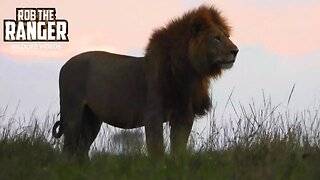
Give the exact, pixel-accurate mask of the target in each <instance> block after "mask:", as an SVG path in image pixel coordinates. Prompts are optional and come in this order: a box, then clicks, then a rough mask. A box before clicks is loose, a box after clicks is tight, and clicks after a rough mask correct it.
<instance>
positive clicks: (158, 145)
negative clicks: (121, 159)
mask: <svg viewBox="0 0 320 180" xmlns="http://www.w3.org/2000/svg"><path fill="white" fill-rule="evenodd" d="M145 131H146V142H147V149H148V154H149V155H151V156H155V157H158V156H163V155H164V144H163V126H162V121H160V120H157V119H154V120H151V121H150V122H149V123H147V124H146V126H145Z"/></svg>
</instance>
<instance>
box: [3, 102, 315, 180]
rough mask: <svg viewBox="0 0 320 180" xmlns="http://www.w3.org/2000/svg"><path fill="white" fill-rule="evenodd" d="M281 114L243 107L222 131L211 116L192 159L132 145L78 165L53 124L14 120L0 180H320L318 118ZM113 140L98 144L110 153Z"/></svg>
mask: <svg viewBox="0 0 320 180" xmlns="http://www.w3.org/2000/svg"><path fill="white" fill-rule="evenodd" d="M232 106H233V105H232ZM276 109H277V106H272V105H271V104H270V103H263V104H262V105H261V106H260V107H256V106H254V105H249V108H247V109H246V108H244V107H243V106H242V105H240V111H238V112H237V111H236V109H235V108H234V110H235V114H236V118H235V119H230V120H228V121H230V122H228V126H224V127H221V126H218V125H216V124H215V122H216V117H215V115H214V111H213V112H211V116H210V122H211V126H210V131H209V134H208V136H207V137H201V135H199V134H196V133H193V134H192V135H191V138H190V142H189V152H188V154H184V155H181V156H179V157H175V158H173V157H171V156H169V155H166V156H165V157H164V158H163V159H151V158H149V157H147V156H146V154H145V153H144V152H145V149H144V146H143V145H138V146H130V142H134V143H133V144H134V145H137V144H139V143H137V142H140V141H133V140H132V139H129V145H128V142H126V141H123V140H119V141H121V143H124V147H127V146H129V147H131V149H130V148H129V150H128V151H126V148H124V147H122V148H121V151H119V152H116V153H110V152H108V151H103V150H97V149H99V148H93V151H94V152H95V153H93V155H92V157H91V159H90V160H89V161H81V162H80V161H78V160H76V159H72V158H69V157H65V156H64V155H63V154H62V153H61V152H60V149H61V140H58V141H57V140H54V139H52V138H51V135H50V128H51V127H52V122H53V121H55V118H56V116H50V117H49V116H48V117H47V118H46V119H45V121H44V123H42V124H40V123H38V121H37V119H36V118H33V119H31V120H30V124H28V125H26V126H17V125H13V124H15V123H14V121H16V120H14V119H13V120H11V121H13V123H8V125H7V126H1V129H0V179H1V180H6V179H44V178H45V179H117V180H118V179H320V128H319V126H320V125H319V124H320V123H319V121H320V118H319V114H318V111H316V112H310V111H307V112H303V113H296V114H293V115H292V114H290V113H288V112H287V111H286V112H284V113H279V112H276ZM1 117H2V119H1ZM3 118H4V116H1V114H0V120H2V121H4V119H3ZM16 124H19V123H16ZM14 127H16V128H14ZM105 131H107V130H105ZM120 134H121V135H123V134H124V136H123V137H128V136H129V137H130V134H129V135H128V133H126V132H121V133H120ZM136 134H138V135H140V134H141V133H136ZM109 137H110V136H109ZM115 137H119V135H117V136H115ZM120 137H122V136H120ZM115 139H117V138H113V139H112V140H113V141H111V142H110V141H103V140H101V141H98V142H99V143H102V146H110V148H111V149H112V148H113V147H114V146H115V144H116V143H117V142H114V141H115ZM118 139H119V138H118ZM120 139H121V138H120ZM131 144H132V143H131ZM100 145H101V144H100ZM132 147H134V148H133V149H132ZM110 148H109V149H110ZM106 149H108V148H106Z"/></svg>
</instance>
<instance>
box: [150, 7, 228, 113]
mask: <svg viewBox="0 0 320 180" xmlns="http://www.w3.org/2000/svg"><path fill="white" fill-rule="evenodd" d="M198 19H200V20H201V21H198ZM193 21H194V22H195V23H193ZM213 22H215V24H214V23H213ZM213 25H217V26H219V27H222V28H223V29H224V30H225V31H226V32H229V31H230V29H229V27H228V25H227V24H226V22H225V20H224V19H223V17H221V16H220V13H219V12H218V11H217V10H216V9H215V8H214V7H209V8H208V7H207V6H202V7H200V8H198V9H196V10H193V11H190V12H189V13H187V14H185V15H184V16H183V17H182V18H179V19H176V20H173V21H172V22H171V23H169V24H168V25H167V26H166V27H163V28H161V29H158V30H156V31H155V32H154V33H153V35H152V36H151V38H150V41H149V44H148V46H147V49H146V61H147V63H146V72H147V76H154V78H156V79H157V83H159V88H160V91H161V92H162V96H163V97H162V98H163V99H164V102H163V103H164V104H163V106H164V107H165V108H168V109H167V110H173V111H177V112H176V113H179V112H181V113H183V111H184V109H185V108H187V106H188V104H190V103H191V104H192V107H193V112H194V114H195V115H196V116H202V115H205V114H206V112H207V111H209V110H210V108H211V106H212V105H211V99H210V96H209V92H208V89H209V86H210V78H211V77H213V78H215V77H218V76H219V75H220V74H221V69H220V68H217V69H215V70H214V72H213V74H212V75H211V76H204V75H200V74H197V73H196V72H195V70H194V69H193V68H192V66H191V64H190V59H189V57H188V53H187V52H188V44H189V41H190V39H191V38H193V37H194V36H196V35H197V32H198V31H199V30H201V28H205V27H206V26H213ZM181 37H183V38H181Z"/></svg>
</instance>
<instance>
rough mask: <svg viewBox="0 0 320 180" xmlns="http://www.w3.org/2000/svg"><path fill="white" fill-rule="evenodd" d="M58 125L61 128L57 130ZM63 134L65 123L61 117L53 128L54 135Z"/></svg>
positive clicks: (59, 135) (56, 136) (58, 136)
mask: <svg viewBox="0 0 320 180" xmlns="http://www.w3.org/2000/svg"><path fill="white" fill-rule="evenodd" d="M58 115H59V114H58ZM60 118H61V117H60ZM58 127H59V130H58V132H57V128H58ZM62 134H63V125H62V120H61V119H60V121H57V122H56V123H54V125H53V128H52V135H53V137H55V138H60V137H61V136H62Z"/></svg>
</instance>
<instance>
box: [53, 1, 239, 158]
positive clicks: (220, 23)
mask: <svg viewBox="0 0 320 180" xmlns="http://www.w3.org/2000/svg"><path fill="white" fill-rule="evenodd" d="M229 36H230V27H229V26H228V25H227V23H226V21H225V19H224V18H223V17H222V16H221V15H220V12H219V11H218V10H216V9H215V8H214V7H212V6H211V7H209V6H201V7H199V8H197V9H194V10H192V11H189V12H187V13H186V14H184V15H183V16H182V17H180V18H177V19H174V20H173V21H171V22H170V23H169V24H168V25H167V26H165V27H162V28H160V29H158V30H156V31H155V32H154V33H153V34H152V36H151V38H150V41H149V44H148V46H147V49H146V54H145V56H144V57H131V56H125V55H118V54H112V53H109V52H102V51H92V52H85V53H82V54H79V55H76V56H74V57H72V58H71V59H70V60H69V61H68V62H67V63H66V64H65V65H64V66H63V67H62V69H61V71H60V79H59V88H60V113H61V120H60V121H58V122H56V124H55V125H54V128H53V135H54V137H56V138H59V137H61V135H62V134H64V146H63V151H64V152H66V153H68V154H72V155H73V154H74V155H76V156H87V154H88V151H89V148H90V145H91V144H92V142H93V141H94V139H95V138H96V136H97V134H98V132H99V130H100V126H101V124H102V122H105V123H108V124H110V125H112V126H115V127H119V128H124V129H131V128H137V127H143V126H144V127H145V132H146V142H147V149H148V153H149V154H150V155H163V153H164V145H163V126H162V124H163V122H168V121H169V123H170V127H171V130H170V143H171V148H170V150H171V152H172V153H173V154H177V153H180V152H184V151H185V150H186V144H187V141H188V137H189V134H190V131H191V128H192V125H193V122H194V119H195V117H197V116H202V115H205V114H206V113H207V112H208V110H209V109H210V108H211V99H210V97H209V93H208V89H209V86H210V80H211V79H212V78H217V77H219V76H220V75H221V73H222V70H224V69H229V68H231V67H232V65H233V63H234V62H235V58H236V55H237V53H238V48H237V47H236V46H235V45H234V44H233V43H232V42H231V40H230V39H229ZM59 126H60V128H59V131H58V132H57V128H58V127H59Z"/></svg>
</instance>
